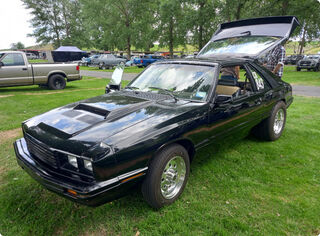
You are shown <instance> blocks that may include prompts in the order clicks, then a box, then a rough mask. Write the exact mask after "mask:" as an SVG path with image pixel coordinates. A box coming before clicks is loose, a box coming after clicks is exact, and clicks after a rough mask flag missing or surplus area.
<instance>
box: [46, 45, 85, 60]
mask: <svg viewBox="0 0 320 236" xmlns="http://www.w3.org/2000/svg"><path fill="white" fill-rule="evenodd" d="M87 56H88V53H87V52H85V51H82V50H80V49H79V48H77V47H75V46H61V47H59V48H58V49H56V50H54V51H52V57H53V60H54V61H55V62H70V61H80V60H81V59H82V57H87Z"/></svg>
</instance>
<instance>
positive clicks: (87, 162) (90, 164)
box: [83, 160, 92, 171]
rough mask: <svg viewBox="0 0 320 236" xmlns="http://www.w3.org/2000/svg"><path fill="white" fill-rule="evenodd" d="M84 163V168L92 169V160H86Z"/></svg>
mask: <svg viewBox="0 0 320 236" xmlns="http://www.w3.org/2000/svg"><path fill="white" fill-rule="evenodd" d="M83 165H84V168H86V169H87V170H90V171H92V162H91V161H88V160H84V161H83Z"/></svg>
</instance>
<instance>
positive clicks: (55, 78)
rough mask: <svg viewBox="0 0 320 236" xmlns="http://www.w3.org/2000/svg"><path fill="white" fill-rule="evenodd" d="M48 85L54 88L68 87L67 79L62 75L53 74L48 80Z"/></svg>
mask: <svg viewBox="0 0 320 236" xmlns="http://www.w3.org/2000/svg"><path fill="white" fill-rule="evenodd" d="M48 86H49V88H50V89H52V90H60V89H64V88H65V87H66V80H65V78H64V76H62V75H51V76H50V78H49V81H48Z"/></svg>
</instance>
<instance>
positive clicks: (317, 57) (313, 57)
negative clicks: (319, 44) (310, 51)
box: [306, 55, 320, 59]
mask: <svg viewBox="0 0 320 236" xmlns="http://www.w3.org/2000/svg"><path fill="white" fill-rule="evenodd" d="M319 57H320V56H317V55H312V56H306V59H319Z"/></svg>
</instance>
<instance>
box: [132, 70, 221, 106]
mask: <svg viewBox="0 0 320 236" xmlns="http://www.w3.org/2000/svg"><path fill="white" fill-rule="evenodd" d="M215 70H216V69H215V67H213V66H202V65H186V64H185V65H183V64H157V65H151V66H150V67H148V68H147V69H146V70H145V71H144V72H143V73H142V74H140V75H139V77H137V78H136V79H135V80H134V81H132V82H131V83H130V84H129V85H128V86H127V88H130V89H134V90H138V91H149V92H157V93H163V91H164V90H166V91H168V92H170V93H171V94H172V95H173V96H175V97H177V98H182V99H188V100H189V99H190V100H198V101H205V100H206V98H207V96H208V93H209V91H210V87H211V85H212V84H213V79H214V74H215Z"/></svg>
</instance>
